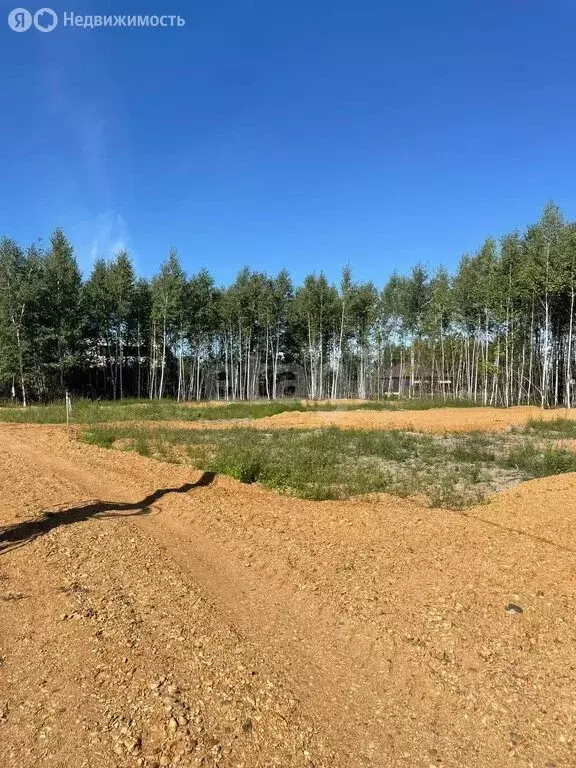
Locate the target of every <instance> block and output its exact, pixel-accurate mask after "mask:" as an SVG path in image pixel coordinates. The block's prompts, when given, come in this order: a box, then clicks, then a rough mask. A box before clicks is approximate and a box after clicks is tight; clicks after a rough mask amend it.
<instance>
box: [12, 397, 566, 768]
mask: <svg viewBox="0 0 576 768" xmlns="http://www.w3.org/2000/svg"><path fill="white" fill-rule="evenodd" d="M457 410H459V411H460V409H457ZM498 413H499V414H500V413H502V412H498ZM506 413H507V414H508V418H510V414H509V412H506ZM290 415H292V414H290ZM304 415H305V416H307V417H310V416H315V415H316V414H304ZM330 415H333V414H330ZM406 415H407V416H409V417H410V418H411V419H412V420H413V421H412V423H415V422H416V419H418V423H420V421H421V420H422V421H424V422H427V423H429V424H431V423H432V421H431V419H432V416H433V415H432V414H430V412H423V413H418V414H415V413H409V414H406ZM379 416H380V414H378V417H379ZM383 416H386V417H388V418H389V417H390V416H391V414H389V413H387V414H383ZM199 480H200V483H199V484H196V483H197V482H198V481H199ZM575 500H576V476H575V475H564V476H559V477H555V478H546V479H543V480H537V481H532V482H529V483H525V484H523V485H521V486H519V487H517V488H515V489H513V490H510V491H507V492H505V493H502V494H500V495H498V496H497V497H495V498H494V499H493V500H492V502H491V503H490V504H487V505H484V506H481V507H478V508H475V509H472V510H470V511H469V512H468V513H466V514H462V513H454V512H449V511H444V510H430V509H427V508H424V507H420V506H418V505H417V504H415V503H412V502H409V501H404V500H400V499H397V498H394V497H387V496H383V497H382V498H381V500H380V501H379V502H377V503H366V502H360V501H353V502H321V503H317V502H316V503H315V502H306V501H301V500H294V499H289V498H287V497H282V496H278V495H276V494H274V493H272V492H269V491H267V490H264V489H261V488H259V487H255V486H242V485H240V484H237V483H235V482H234V481H232V480H230V479H227V478H220V477H217V478H212V477H208V476H202V477H200V476H199V475H198V473H194V472H191V471H189V470H187V468H185V467H182V466H175V465H168V464H164V463H162V462H159V461H155V460H152V459H146V458H144V457H141V456H137V455H134V454H127V453H122V452H119V451H106V450H103V449H99V448H97V447H93V446H88V445H84V444H80V443H77V442H75V441H68V440H67V439H66V435H65V433H64V432H63V431H62V430H61V429H60V428H55V427H29V426H11V425H2V426H0V765H1V766H2V767H3V768H4V766H15V767H16V766H18V768H32V767H33V766H34V767H35V766H38V765H42V766H49V767H52V766H54V767H56V766H58V768H60V767H62V768H64V767H66V768H68V767H70V768H72V767H73V768H77V767H80V766H87V767H89V768H100V766H106V767H107V766H122V767H123V766H137V765H144V766H148V767H149V766H159V765H162V766H167V765H174V766H194V765H203V766H211V765H214V766H226V767H228V766H230V768H231V767H232V766H234V767H237V768H241V767H243V768H256V767H261V768H264V767H266V766H289V767H291V766H302V767H303V768H320V767H325V768H328V767H329V766H336V768H340V767H342V768H356V766H358V767H360V766H363V767H365V766H375V767H376V768H380V767H382V768H384V767H386V768H389V767H396V766H403V767H404V768H413V767H415V768H420V767H422V768H431V766H439V767H440V768H442V766H444V767H446V766H450V767H453V768H456V767H457V766H458V768H486V766H489V765H492V766H495V767H496V766H497V767H498V768H507V767H508V766H510V767H511V766H525V767H526V768H552V766H555V767H556V768H564V767H566V768H567V767H568V766H574V765H576V742H575V738H576V736H575V723H576V704H575V698H574V691H575V690H576V620H575V617H576V596H575V593H574V577H575V576H576V547H575V545H574V529H575V516H576V507H575ZM46 511H51V514H48V515H47V514H44V513H46ZM1 526H4V528H3V529H2V528H1ZM509 604H514V605H516V606H518V607H519V609H522V612H521V613H520V612H519V610H518V612H514V611H513V610H512V609H511V611H512V612H511V611H507V610H506V608H507V606H509Z"/></svg>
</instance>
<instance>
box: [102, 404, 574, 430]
mask: <svg viewBox="0 0 576 768" xmlns="http://www.w3.org/2000/svg"><path fill="white" fill-rule="evenodd" d="M528 419H543V420H544V421H551V420H553V419H576V410H574V409H572V410H567V409H561V408H558V409H554V410H543V409H542V408H536V407H533V406H518V407H515V408H432V409H430V410H428V411H401V410H399V411H365V410H362V411H284V412H283V413H279V414H277V415H275V416H266V417H265V418H262V419H216V420H207V421H202V420H199V421H170V422H167V421H164V422H161V421H157V422H155V421H143V422H140V423H139V426H141V427H156V426H157V427H160V428H162V427H164V428H177V429H233V428H235V427H246V426H248V427H250V428H253V429H264V430H270V429H319V428H322V427H329V426H336V427H339V428H340V429H370V430H390V429H407V430H410V431H414V432H434V433H438V434H441V433H446V432H502V431H505V430H507V429H511V428H512V427H515V426H522V425H524V424H526V422H527V421H528ZM128 424H131V425H134V422H118V424H117V425H116V426H118V427H122V426H127V425H128Z"/></svg>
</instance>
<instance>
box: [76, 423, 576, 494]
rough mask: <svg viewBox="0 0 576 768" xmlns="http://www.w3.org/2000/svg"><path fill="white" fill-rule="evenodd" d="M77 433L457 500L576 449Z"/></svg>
mask: <svg viewBox="0 0 576 768" xmlns="http://www.w3.org/2000/svg"><path fill="white" fill-rule="evenodd" d="M83 439H84V440H86V441H87V442H90V443H92V444H95V445H99V446H102V447H105V448H110V447H117V448H124V449H125V450H134V451H137V452H138V453H141V454H143V455H150V456H154V457H156V458H159V459H162V460H165V461H176V462H185V463H189V464H190V465H192V466H193V467H195V468H197V469H202V470H207V471H212V472H218V473H221V474H226V475H229V476H230V477H234V478H236V479H237V480H239V481H240V482H243V483H255V482H259V483H262V484H263V485H265V486H266V487H268V488H271V489H274V490H276V491H278V492H280V493H284V494H289V495H293V496H297V497H300V498H305V499H316V500H322V499H346V498H350V497H352V496H360V495H370V494H375V493H379V492H387V493H391V494H395V495H398V496H401V497H406V496H412V495H421V496H424V497H426V498H427V499H428V502H429V503H430V505H431V506H440V507H448V508H452V509H462V508H464V507H467V506H470V505H472V504H477V503H479V502H481V501H483V500H484V499H486V498H487V497H488V496H490V495H491V494H492V493H494V492H495V491H497V490H500V489H502V488H506V487H509V486H511V485H514V484H517V483H519V482H521V481H523V480H528V479H530V478H535V477H544V476H547V475H554V474H559V473H562V472H572V471H576V454H574V453H572V452H571V451H567V450H564V449H563V448H559V447H558V446H556V445H555V444H554V443H553V442H550V441H546V440H535V439H533V438H532V437H526V436H522V435H518V434H514V433H499V434H488V435H487V434H481V435H479V434H477V433H471V434H461V433H460V434H453V435H428V434H419V433H413V432H407V431H401V430H394V431H389V432H381V431H374V432H369V431H354V430H340V429H338V428H337V427H329V428H327V429H318V430H278V431H276V430H274V431H271V432H265V431H263V430H256V429H250V428H249V427H243V426H239V427H237V428H235V429H226V430H217V429H216V430H212V429H211V430H206V431H203V430H179V429H170V428H169V427H166V428H158V427H154V428H148V429H147V428H145V427H136V426H130V425H126V426H124V425H120V426H115V427H106V426H104V425H102V426H95V427H92V428H90V429H89V430H87V431H85V432H84V435H83Z"/></svg>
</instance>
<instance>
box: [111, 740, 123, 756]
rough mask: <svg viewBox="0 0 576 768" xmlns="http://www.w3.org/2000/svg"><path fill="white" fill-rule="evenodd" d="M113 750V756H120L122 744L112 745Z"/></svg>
mask: <svg viewBox="0 0 576 768" xmlns="http://www.w3.org/2000/svg"><path fill="white" fill-rule="evenodd" d="M113 749H114V752H115V754H117V755H121V754H122V753H123V751H124V750H123V749H122V744H120V742H118V743H117V744H114V748H113Z"/></svg>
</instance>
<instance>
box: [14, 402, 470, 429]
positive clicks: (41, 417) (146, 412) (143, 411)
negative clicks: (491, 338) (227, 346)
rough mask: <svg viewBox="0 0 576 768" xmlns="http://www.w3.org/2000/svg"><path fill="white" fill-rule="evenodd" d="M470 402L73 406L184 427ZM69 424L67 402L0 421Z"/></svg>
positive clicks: (101, 416) (109, 418) (91, 415)
mask: <svg viewBox="0 0 576 768" xmlns="http://www.w3.org/2000/svg"><path fill="white" fill-rule="evenodd" d="M473 406H474V403H472V402H470V401H467V400H462V399H458V400H453V399H446V400H431V399H427V400H422V399H411V400H403V401H400V402H398V401H393V400H379V401H374V400H336V401H332V400H276V401H273V402H271V401H268V400H261V401H250V402H242V401H237V402H227V401H224V400H219V401H211V402H208V403H206V402H176V401H174V400H162V401H158V400H129V399H126V400H120V401H118V400H117V401H113V402H112V401H102V402H101V401H94V400H81V399H80V400H77V401H75V402H74V405H73V414H72V417H73V420H74V421H75V422H76V423H78V424H98V423H107V422H122V421H175V420H178V419H181V420H183V421H186V422H188V421H189V422H196V421H200V420H208V421H213V420H222V419H234V420H236V419H262V418H266V417H270V416H275V415H278V414H282V413H287V412H292V411H302V412H310V411H312V412H314V411H318V410H322V411H348V410H352V411H357V410H369V411H371V412H377V411H390V410H408V411H423V410H429V409H436V410H437V409H438V408H450V407H451V408H471V407H473ZM65 420H66V409H65V405H64V403H53V404H51V405H32V406H29V407H28V408H21V407H10V406H0V422H9V423H18V424H62V422H63V421H65Z"/></svg>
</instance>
